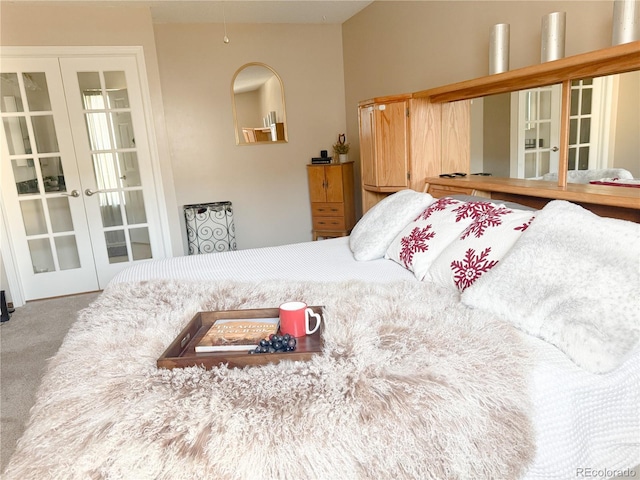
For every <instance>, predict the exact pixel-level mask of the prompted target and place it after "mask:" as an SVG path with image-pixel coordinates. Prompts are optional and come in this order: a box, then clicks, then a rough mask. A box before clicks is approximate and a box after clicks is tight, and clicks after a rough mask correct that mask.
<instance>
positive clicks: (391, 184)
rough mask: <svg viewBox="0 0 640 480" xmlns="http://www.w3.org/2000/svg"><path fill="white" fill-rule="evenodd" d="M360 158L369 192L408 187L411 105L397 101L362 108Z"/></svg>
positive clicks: (403, 100) (405, 101)
mask: <svg viewBox="0 0 640 480" xmlns="http://www.w3.org/2000/svg"><path fill="white" fill-rule="evenodd" d="M359 115H360V158H361V160H362V184H363V186H365V187H368V189H369V190H370V191H376V190H377V191H388V189H395V190H397V189H402V188H406V187H407V186H408V185H409V121H408V118H409V102H408V100H405V99H402V100H396V101H389V102H375V103H372V104H369V105H361V106H360V109H359Z"/></svg>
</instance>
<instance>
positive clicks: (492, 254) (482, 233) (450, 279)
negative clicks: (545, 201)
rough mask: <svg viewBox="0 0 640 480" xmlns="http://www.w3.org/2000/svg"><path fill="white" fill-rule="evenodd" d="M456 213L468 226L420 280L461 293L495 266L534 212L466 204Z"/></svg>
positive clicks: (497, 206) (471, 203)
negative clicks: (468, 222)
mask: <svg viewBox="0 0 640 480" xmlns="http://www.w3.org/2000/svg"><path fill="white" fill-rule="evenodd" d="M459 213H460V214H463V215H465V216H466V217H468V218H471V219H472V221H471V223H470V224H469V225H468V226H467V227H466V228H465V229H464V230H463V232H462V233H461V234H460V236H459V237H458V238H457V239H456V240H455V241H453V242H452V243H451V244H449V245H448V246H447V248H445V249H444V250H443V251H442V253H441V254H440V255H439V256H438V258H436V259H435V261H434V262H433V263H432V265H431V267H430V268H429V270H428V271H427V273H426V275H425V276H424V278H423V279H424V280H425V281H431V282H434V283H437V284H439V285H442V286H445V287H449V288H453V289H456V290H458V291H460V292H462V291H464V290H465V289H466V288H467V287H469V286H471V285H472V284H473V283H474V282H475V281H476V280H477V279H478V278H479V277H480V276H481V275H482V274H483V273H485V272H486V271H488V270H490V269H491V268H493V267H495V266H496V265H497V264H498V262H499V261H500V260H501V259H502V257H503V256H504V255H505V254H506V253H507V252H508V251H509V249H510V248H511V247H512V246H513V244H514V243H515V242H516V240H518V238H519V237H520V235H521V234H522V232H524V231H525V230H526V229H527V227H528V226H529V224H530V223H531V221H532V220H533V219H534V218H535V212H532V211H527V210H512V209H509V208H507V207H505V206H504V205H497V204H492V203H489V202H469V203H468V204H467V205H466V206H465V208H463V209H462V210H460V211H459Z"/></svg>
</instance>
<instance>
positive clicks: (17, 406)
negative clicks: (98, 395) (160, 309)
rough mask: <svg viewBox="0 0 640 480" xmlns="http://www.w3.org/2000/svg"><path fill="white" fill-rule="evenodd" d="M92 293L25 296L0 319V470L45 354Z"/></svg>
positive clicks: (21, 423)
mask: <svg viewBox="0 0 640 480" xmlns="http://www.w3.org/2000/svg"><path fill="white" fill-rule="evenodd" d="M98 295H99V292H92V293H85V294H81V295H73V296H67V297H58V298H52V299H47V300H35V301H30V302H27V304H26V305H24V306H22V307H19V308H16V310H15V312H14V313H13V314H12V315H11V319H10V320H9V321H8V322H4V323H2V324H0V417H1V418H0V439H1V447H2V448H1V449H0V452H1V457H0V471H4V469H5V466H6V465H7V463H8V462H9V457H11V455H12V454H13V452H14V450H15V447H16V442H17V441H18V438H20V436H21V435H22V433H23V431H24V428H25V424H26V422H27V420H28V419H29V410H30V409H31V406H32V405H33V403H34V401H35V394H36V390H37V388H38V385H40V381H41V379H42V374H43V373H44V368H45V364H46V361H47V359H49V358H50V357H52V356H53V355H54V354H55V353H56V352H57V351H58V349H59V348H60V345H61V344H62V340H63V339H64V336H65V335H66V333H67V331H68V330H69V327H70V326H71V324H72V323H73V322H74V321H75V320H76V314H77V312H78V311H79V310H81V309H83V308H85V307H87V306H88V305H89V304H90V303H91V302H92V301H93V300H94V299H95V298H97V297H98Z"/></svg>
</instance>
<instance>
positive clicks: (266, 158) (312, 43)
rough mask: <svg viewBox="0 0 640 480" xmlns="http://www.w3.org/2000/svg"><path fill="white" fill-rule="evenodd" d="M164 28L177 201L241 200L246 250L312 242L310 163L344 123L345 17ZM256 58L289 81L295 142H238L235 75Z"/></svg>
mask: <svg viewBox="0 0 640 480" xmlns="http://www.w3.org/2000/svg"><path fill="white" fill-rule="evenodd" d="M227 32H228V36H229V38H230V39H231V42H230V43H229V44H228V45H225V44H224V43H223V42H222V37H223V35H224V34H223V29H222V25H216V24H189V25H180V24H159V25H156V26H155V34H156V47H157V51H158V63H159V65H160V78H161V80H162V91H163V95H164V106H165V114H166V122H167V129H168V131H169V132H170V134H169V141H170V148H171V156H172V159H173V167H174V180H175V185H176V195H177V199H178V204H179V205H183V204H190V203H199V202H208V201H219V200H230V201H232V202H233V206H234V214H235V226H236V233H237V242H238V247H239V248H249V247H256V246H268V245H280V244H284V243H295V242H302V241H309V240H311V214H310V205H309V194H308V188H307V176H306V175H307V174H306V167H305V166H306V164H307V163H309V162H310V160H311V157H317V156H319V154H320V150H323V149H324V150H329V149H330V147H331V144H332V143H333V142H334V140H335V139H336V138H337V135H338V133H340V132H341V131H343V130H344V128H345V111H344V84H343V70H342V40H341V33H340V26H339V25H269V24H265V25H238V24H235V25H228V26H227ZM250 62H262V63H265V64H267V65H269V66H270V67H272V68H273V69H274V70H275V71H276V72H278V75H279V76H280V78H281V79H282V82H283V84H284V90H285V103H286V110H287V124H288V125H287V130H288V137H289V143H285V144H276V145H264V144H263V145H241V146H238V145H236V144H235V135H234V130H233V129H234V125H233V114H232V103H231V102H232V100H231V80H232V78H233V75H234V73H235V72H236V70H237V69H238V68H239V67H241V66H242V65H244V64H246V63H250Z"/></svg>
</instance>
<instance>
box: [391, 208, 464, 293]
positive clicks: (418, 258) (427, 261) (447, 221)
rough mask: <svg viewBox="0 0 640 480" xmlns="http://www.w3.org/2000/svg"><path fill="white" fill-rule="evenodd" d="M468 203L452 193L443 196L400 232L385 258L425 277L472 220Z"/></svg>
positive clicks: (419, 278)
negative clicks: (452, 195)
mask: <svg viewBox="0 0 640 480" xmlns="http://www.w3.org/2000/svg"><path fill="white" fill-rule="evenodd" d="M466 204H467V202H462V201H460V200H456V199H453V198H451V197H443V198H439V199H438V200H436V201H435V202H433V203H432V204H431V205H429V206H428V207H427V208H426V209H425V210H424V211H423V212H422V213H421V214H420V215H418V217H417V218H416V219H415V220H414V221H413V222H411V223H409V224H408V225H407V226H406V227H405V228H404V229H403V230H402V231H401V232H400V233H399V234H398V235H397V236H396V238H395V239H394V240H393V242H391V245H389V248H388V249H387V253H386V254H385V258H389V259H391V260H393V261H394V262H397V263H399V264H400V265H402V266H403V267H404V268H406V269H407V270H410V271H412V272H413V273H414V275H415V276H416V278H417V279H418V280H422V278H423V277H424V275H425V274H426V273H427V270H428V269H429V267H430V266H431V263H432V262H433V261H434V260H435V259H436V258H437V257H438V255H439V254H440V253H441V252H442V251H443V250H444V249H445V248H446V247H447V246H448V245H449V244H450V243H451V242H452V241H453V240H455V239H456V238H457V237H458V236H459V235H460V234H461V233H462V231H464V229H465V228H467V226H468V225H469V224H470V223H471V218H469V217H468V216H466V215H465V214H464V206H465V205H466ZM459 209H461V212H460V211H459Z"/></svg>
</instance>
